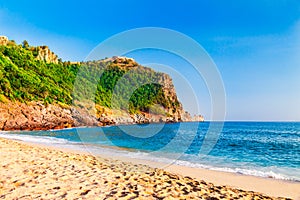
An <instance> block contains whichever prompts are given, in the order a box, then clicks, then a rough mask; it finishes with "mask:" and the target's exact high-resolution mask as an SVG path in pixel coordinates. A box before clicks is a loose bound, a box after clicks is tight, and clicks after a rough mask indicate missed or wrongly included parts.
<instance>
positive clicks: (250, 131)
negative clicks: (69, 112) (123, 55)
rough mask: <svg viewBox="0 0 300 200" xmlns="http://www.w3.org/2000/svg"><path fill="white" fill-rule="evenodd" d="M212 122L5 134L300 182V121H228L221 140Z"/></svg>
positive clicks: (112, 153)
mask: <svg viewBox="0 0 300 200" xmlns="http://www.w3.org/2000/svg"><path fill="white" fill-rule="evenodd" d="M209 125H210V123H209V122H204V123H176V124H150V125H128V126H111V127H97V128H74V129H65V130H51V131H17V132H2V133H0V137H6V138H13V139H19V140H24V141H29V142H37V143H44V144H51V145H58V146H64V147H69V148H77V149H78V148H81V149H84V148H85V149H86V148H88V150H89V151H90V152H92V153H95V154H108V155H112V156H114V155H119V156H127V157H131V158H139V159H147V160H152V161H160V162H165V163H168V164H170V163H175V164H179V165H186V166H191V167H200V168H207V169H212V170H220V171H228V172H235V173H241V174H248V175H254V176H262V177H272V178H276V179H285V180H293V181H300V123H292V122H282V123H281V122H225V123H224V127H223V131H222V132H221V133H220V135H218V134H217V133H216V134H215V136H216V138H217V139H218V140H214V139H211V140H210V138H208V139H207V140H204V138H205V137H206V135H207V131H208V129H209ZM204 141H205V144H206V145H209V146H212V147H213V149H212V150H211V151H210V152H209V153H208V154H205V155H204V154H201V153H200V154H199V152H200V149H201V147H202V145H203V144H204ZM215 141H216V144H215ZM83 143H84V144H85V145H82V144H83ZM116 147H117V148H116Z"/></svg>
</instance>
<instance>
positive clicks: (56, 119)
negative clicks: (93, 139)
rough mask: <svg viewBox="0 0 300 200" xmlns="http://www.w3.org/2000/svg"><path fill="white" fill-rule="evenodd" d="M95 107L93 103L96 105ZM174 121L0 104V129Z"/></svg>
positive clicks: (154, 116) (152, 116)
mask: <svg viewBox="0 0 300 200" xmlns="http://www.w3.org/2000/svg"><path fill="white" fill-rule="evenodd" d="M96 108H97V106H96ZM179 121H203V117H202V116H198V117H191V116H190V115H189V114H188V113H187V112H185V115H181V120H179ZM164 122H166V123H171V122H177V121H175V120H174V118H173V117H167V116H165V115H157V114H149V113H139V114H134V115H129V114H128V113H126V112H125V111H120V110H115V111H112V110H109V109H107V108H105V112H104V113H102V114H101V115H100V116H99V114H93V113H91V112H90V111H89V110H87V109H85V108H80V107H74V106H70V107H69V106H67V107H66V106H61V105H58V104H49V105H44V104H43V103H41V102H30V103H27V104H25V103H19V102H15V103H13V102H6V103H0V130H4V131H8V130H48V129H62V128H70V127H80V126H106V125H115V124H116V125H118V124H144V123H164Z"/></svg>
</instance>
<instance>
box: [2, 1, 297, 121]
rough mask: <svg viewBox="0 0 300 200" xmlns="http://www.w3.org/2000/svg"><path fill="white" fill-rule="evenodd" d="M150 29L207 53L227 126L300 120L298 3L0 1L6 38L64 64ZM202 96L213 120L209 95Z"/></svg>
mask: <svg viewBox="0 0 300 200" xmlns="http://www.w3.org/2000/svg"><path fill="white" fill-rule="evenodd" d="M149 26H151V27H164V28H170V29H174V30H176V31H180V32H182V33H184V34H186V35H188V36H190V37H191V38H193V39H195V40H196V41H198V42H199V43H200V44H201V45H202V46H203V47H204V48H205V49H206V51H207V52H208V53H209V55H210V56H211V57H212V58H213V60H214V61H215V63H216V65H217V66H218V69H219V71H220V73H221V75H222V78H223V81H224V86H225V89H226V95H227V117H226V119H227V120H263V121H272V120H277V121H278V120H279V121H286V120H292V121H300V81H299V80H300V78H299V77H300V2H299V1H297V0H291V1H289V0H251V1H233V0H227V1H210V0H207V1H200V0H198V1H196V0H195V1H189V0H186V1H181V2H180V1H162V0H160V1H157V0H153V1H116V0H114V1H81V2H76V1H62V0H60V1H57V0H52V1H49V2H45V1H17V0H10V1H0V35H7V36H8V37H9V38H10V39H14V40H16V41H17V42H18V43H20V42H22V41H23V40H24V39H26V40H27V41H28V42H29V43H30V44H32V45H42V44H46V45H48V46H50V48H51V49H53V51H54V52H55V53H57V54H58V55H59V56H60V57H62V58H63V59H64V60H84V59H85V57H86V56H87V54H88V53H89V52H90V51H91V50H92V49H93V48H94V47H95V46H96V45H97V44H99V43H100V42H101V41H103V40H104V39H106V38H108V37H110V36H112V35H114V34H116V33H119V32H121V31H125V30H128V29H132V28H137V27H149ZM137 57H138V56H137ZM139 59H141V58H137V60H138V61H139ZM170 63H171V64H172V62H171V61H170ZM179 90H180V89H179ZM180 92H181V91H178V93H180ZM197 95H198V96H203V97H204V98H203V99H204V100H203V101H202V102H201V106H200V107H201V108H202V113H203V114H204V115H205V116H208V118H209V115H210V109H208V108H209V107H210V105H209V100H207V99H209V98H207V97H205V96H207V95H208V94H197ZM179 97H180V95H179ZM184 103H185V102H184ZM185 107H186V108H187V109H188V110H190V111H192V110H193V105H189V104H188V103H186V105H185Z"/></svg>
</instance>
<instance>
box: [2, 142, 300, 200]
mask: <svg viewBox="0 0 300 200" xmlns="http://www.w3.org/2000/svg"><path fill="white" fill-rule="evenodd" d="M0 149H1V151H0V159H1V169H0V198H1V199H210V200H212V199H281V198H278V196H284V197H292V198H294V199H297V198H299V195H298V191H300V190H298V189H299V188H300V185H299V184H296V183H295V184H294V183H290V182H286V184H285V185H282V184H279V183H284V182H283V181H282V182H280V181H276V180H273V179H260V180H261V181H262V182H259V181H258V179H259V178H255V177H250V176H249V177H248V176H239V175H233V174H230V173H223V172H215V171H209V170H203V171H202V172H200V171H201V170H198V169H191V168H187V167H182V166H174V165H171V166H168V167H166V168H165V169H158V168H154V167H159V165H160V164H159V163H151V162H145V161H142V163H144V164H137V163H139V162H141V161H139V160H130V161H129V162H128V159H127V160H126V161H127V162H124V161H125V160H124V159H125V158H123V159H119V160H115V159H116V158H113V159H111V158H104V157H98V156H97V157H95V156H92V155H87V154H84V153H79V152H75V151H74V152H71V151H70V150H63V149H54V148H52V147H51V148H50V147H44V146H40V145H33V144H27V143H23V142H19V141H14V140H7V139H2V138H0ZM122 160H123V161H122ZM146 164H147V165H146ZM208 172H209V173H208ZM231 179H232V180H231ZM204 180H205V181H204ZM229 180H231V181H233V182H230V181H229ZM263 180H264V181H267V182H263ZM234 181H236V182H235V184H233V183H234ZM239 181H240V182H239ZM257 181H258V182H257ZM210 182H213V183H214V184H212V183H210ZM243 182H247V183H248V184H250V185H249V188H250V190H254V191H261V187H264V188H268V187H271V188H272V190H274V191H278V192H277V193H274V195H272V193H270V194H269V195H271V196H274V197H270V196H268V195H265V194H262V193H259V192H251V191H245V190H241V189H235V188H241V187H239V185H242V184H243ZM219 185H226V186H219ZM228 185H231V186H228ZM232 186H233V187H232ZM252 187H253V188H252ZM255 187H256V188H255ZM284 187H286V188H290V189H291V190H290V191H288V193H281V192H280V191H281V190H282V189H284ZM294 189H295V190H296V191H294ZM246 190H247V188H246ZM270 191H271V190H270ZM264 193H267V192H264ZM278 194H279V195H278ZM299 199H300V198H299Z"/></svg>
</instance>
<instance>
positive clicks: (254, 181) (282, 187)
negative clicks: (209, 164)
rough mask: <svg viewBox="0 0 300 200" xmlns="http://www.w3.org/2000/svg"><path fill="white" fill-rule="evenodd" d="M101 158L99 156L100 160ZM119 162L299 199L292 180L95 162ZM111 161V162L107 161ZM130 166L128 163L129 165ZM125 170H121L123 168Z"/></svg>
mask: <svg viewBox="0 0 300 200" xmlns="http://www.w3.org/2000/svg"><path fill="white" fill-rule="evenodd" d="M0 140H1V141H3V140H4V141H7V142H8V143H18V144H20V145H21V146H26V145H28V146H29V147H33V148H37V149H41V151H42V153H41V154H43V150H45V149H48V151H49V150H50V151H60V152H62V153H64V154H74V153H76V154H79V155H84V156H91V154H90V153H89V152H84V151H81V150H73V149H69V148H63V147H62V148H60V147H56V146H49V145H44V144H36V143H29V142H24V141H16V140H11V139H3V138H1V139H0ZM99 156H100V157H99ZM111 159H113V160H118V162H119V161H120V162H122V163H126V164H128V165H130V166H136V165H146V166H147V167H146V171H147V170H148V168H149V167H150V168H152V169H153V168H162V170H164V171H167V172H168V173H171V174H176V175H178V176H189V177H191V178H193V179H196V180H204V181H205V182H208V183H213V184H215V185H222V187H225V188H227V187H229V188H236V189H238V190H245V191H255V192H259V193H262V194H265V195H268V196H273V197H279V196H281V197H287V198H293V199H300V194H299V192H298V191H299V189H300V184H299V183H296V182H291V181H283V180H277V179H271V178H260V177H255V176H247V175H240V174H235V173H230V172H221V171H214V170H208V169H200V168H191V167H186V166H180V165H169V166H166V164H165V163H158V162H153V161H146V160H139V159H133V158H127V157H113V158H111V157H109V156H106V155H97V160H98V161H103V160H111ZM110 162H111V161H110ZM129 163H131V164H129ZM123 170H124V169H123ZM224 185H225V186H224Z"/></svg>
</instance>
